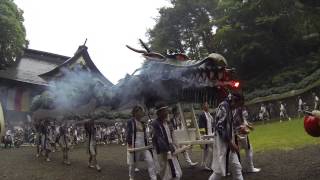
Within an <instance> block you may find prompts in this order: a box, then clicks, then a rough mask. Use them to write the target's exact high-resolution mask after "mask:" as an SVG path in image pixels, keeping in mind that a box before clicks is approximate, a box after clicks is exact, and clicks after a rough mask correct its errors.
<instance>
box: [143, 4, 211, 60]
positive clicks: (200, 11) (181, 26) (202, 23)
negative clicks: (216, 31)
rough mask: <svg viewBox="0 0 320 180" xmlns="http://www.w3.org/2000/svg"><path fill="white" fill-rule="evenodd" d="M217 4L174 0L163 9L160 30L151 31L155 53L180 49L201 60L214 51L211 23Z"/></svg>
mask: <svg viewBox="0 0 320 180" xmlns="http://www.w3.org/2000/svg"><path fill="white" fill-rule="evenodd" d="M216 2H217V1H216V0H214V1H212V0H211V1H209V0H174V1H171V3H172V4H173V7H168V8H161V9H160V11H159V13H160V17H159V18H158V19H157V20H156V21H157V24H156V26H155V27H154V28H153V29H151V30H149V32H148V34H149V37H150V38H149V41H150V44H151V47H152V49H154V50H156V51H160V52H165V51H166V50H167V49H177V50H180V51H182V52H186V53H187V54H188V55H189V56H190V57H191V58H194V59H199V58H202V57H204V56H206V55H207V54H209V53H211V52H213V51H214V46H213V34H212V31H211V30H212V27H211V26H210V21H211V20H212V13H213V10H214V9H215V7H216V5H217V3H216Z"/></svg>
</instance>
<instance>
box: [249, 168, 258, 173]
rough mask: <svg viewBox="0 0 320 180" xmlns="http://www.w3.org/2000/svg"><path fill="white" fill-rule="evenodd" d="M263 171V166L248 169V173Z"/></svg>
mask: <svg viewBox="0 0 320 180" xmlns="http://www.w3.org/2000/svg"><path fill="white" fill-rule="evenodd" d="M260 171H261V168H253V169H251V170H249V171H247V172H248V173H257V172H260Z"/></svg>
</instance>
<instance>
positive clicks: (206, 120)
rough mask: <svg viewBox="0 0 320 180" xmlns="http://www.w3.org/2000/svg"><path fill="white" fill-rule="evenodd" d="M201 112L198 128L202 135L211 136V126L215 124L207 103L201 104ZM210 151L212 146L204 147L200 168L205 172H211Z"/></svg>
mask: <svg viewBox="0 0 320 180" xmlns="http://www.w3.org/2000/svg"><path fill="white" fill-rule="evenodd" d="M202 110H203V111H202V113H201V114H200V116H199V128H200V129H204V135H212V134H213V124H215V123H214V119H213V117H212V116H211V114H210V112H209V104H208V102H204V103H203V105H202ZM212 151H213V146H212V144H206V145H204V147H203V153H202V162H201V166H202V167H203V168H204V169H205V170H209V171H211V165H212Z"/></svg>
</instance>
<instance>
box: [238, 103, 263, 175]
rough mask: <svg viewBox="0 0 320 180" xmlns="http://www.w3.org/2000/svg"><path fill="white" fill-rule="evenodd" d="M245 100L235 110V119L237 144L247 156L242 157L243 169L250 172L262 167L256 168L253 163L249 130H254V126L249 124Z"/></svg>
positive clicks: (257, 170)
mask: <svg viewBox="0 0 320 180" xmlns="http://www.w3.org/2000/svg"><path fill="white" fill-rule="evenodd" d="M243 103H244V102H241V106H240V107H238V108H236V109H235V110H233V121H234V128H235V132H236V144H237V145H238V146H239V148H240V150H241V149H244V150H245V157H244V159H242V158H240V159H241V164H242V165H243V171H244V172H248V173H256V172H260V170H261V169H260V168H255V167H254V165H253V148H252V145H251V144H250V140H249V135H248V134H249V132H250V130H253V127H252V126H251V125H250V124H249V122H248V118H249V114H248V111H247V109H246V107H244V106H243Z"/></svg>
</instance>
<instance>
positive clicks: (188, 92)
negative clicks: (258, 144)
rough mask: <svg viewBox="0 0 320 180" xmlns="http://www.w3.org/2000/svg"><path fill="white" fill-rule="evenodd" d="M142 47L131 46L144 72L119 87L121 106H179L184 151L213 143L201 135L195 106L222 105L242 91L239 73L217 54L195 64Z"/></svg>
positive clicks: (179, 133)
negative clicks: (236, 76) (188, 118)
mask: <svg viewBox="0 0 320 180" xmlns="http://www.w3.org/2000/svg"><path fill="white" fill-rule="evenodd" d="M140 43H141V45H142V47H143V48H144V50H138V49H135V48H132V47H130V46H127V47H128V48H129V49H130V50H132V51H134V52H137V53H140V54H142V56H143V57H144V58H145V62H144V64H143V66H142V68H140V69H138V70H136V71H135V72H134V73H133V74H132V75H131V76H130V75H127V77H126V78H125V79H124V80H123V81H124V82H123V83H122V84H120V85H119V86H118V90H117V91H116V93H117V94H116V95H115V99H116V100H117V102H118V106H123V105H126V104H130V103H129V102H130V100H131V99H134V100H135V101H136V102H139V103H141V104H145V105H146V107H147V108H151V107H154V106H155V104H156V102H160V101H161V102H166V103H167V104H171V105H172V104H175V105H177V107H178V110H179V113H180V117H181V121H182V126H183V127H184V128H183V129H182V130H175V131H174V134H173V135H174V136H175V138H174V139H176V140H177V142H176V143H177V144H179V145H183V146H182V148H189V146H190V145H196V144H210V143H213V140H211V139H210V138H212V137H211V136H210V137H206V136H201V134H200V131H199V127H198V123H197V120H196V119H197V118H196V115H195V109H194V104H196V103H203V102H205V101H207V102H208V103H209V104H211V105H218V103H219V102H221V100H222V99H223V98H225V97H226V96H227V94H228V93H229V92H230V91H237V90H239V88H240V83H239V81H237V80H235V79H234V77H233V76H234V73H235V70H234V69H233V68H230V67H229V66H228V63H227V61H226V59H225V58H224V57H223V56H222V55H220V54H217V53H212V54H209V55H208V56H207V57H206V58H204V59H201V60H192V59H189V57H188V56H186V55H185V54H183V53H179V52H175V53H174V52H170V53H166V54H165V55H163V54H161V53H158V52H154V51H151V50H150V49H149V48H148V47H147V45H146V44H145V43H144V42H143V41H141V40H140ZM136 102H135V103H136ZM184 108H188V109H189V110H190V111H191V113H192V120H191V122H187V121H186V119H185V116H184V111H183V109H184ZM188 124H190V125H188ZM148 148H150V147H148ZM137 150H138V149H137ZM130 151H133V150H130ZM182 151H183V150H182Z"/></svg>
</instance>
